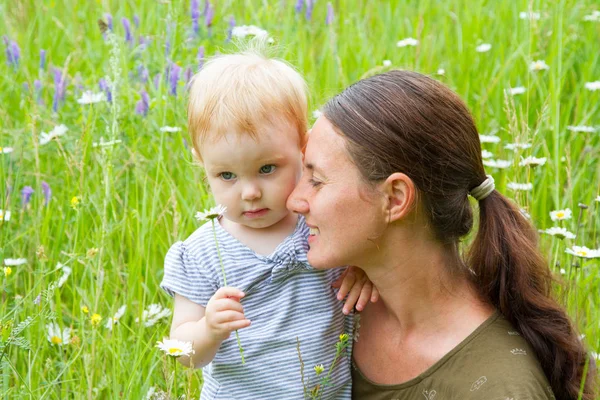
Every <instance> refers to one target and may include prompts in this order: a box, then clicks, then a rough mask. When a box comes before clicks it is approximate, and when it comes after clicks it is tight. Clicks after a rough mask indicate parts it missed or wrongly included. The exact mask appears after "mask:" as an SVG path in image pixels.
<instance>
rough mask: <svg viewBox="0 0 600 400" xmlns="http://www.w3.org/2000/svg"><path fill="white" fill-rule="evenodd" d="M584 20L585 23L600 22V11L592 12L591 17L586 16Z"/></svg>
mask: <svg viewBox="0 0 600 400" xmlns="http://www.w3.org/2000/svg"><path fill="white" fill-rule="evenodd" d="M583 20H584V21H594V22H598V21H600V11H598V10H594V11H592V13H591V14H590V15H586V16H584V17H583Z"/></svg>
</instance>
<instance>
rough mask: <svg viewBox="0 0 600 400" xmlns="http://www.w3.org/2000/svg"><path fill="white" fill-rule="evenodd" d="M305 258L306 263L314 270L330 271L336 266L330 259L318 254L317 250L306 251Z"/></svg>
mask: <svg viewBox="0 0 600 400" xmlns="http://www.w3.org/2000/svg"><path fill="white" fill-rule="evenodd" d="M306 257H307V258H308V263H309V264H310V265H311V267H313V268H315V269H330V268H335V267H336V266H338V265H336V264H334V262H333V260H332V259H331V258H330V257H323V255H322V254H319V252H318V251H317V249H310V250H308V253H307V255H306Z"/></svg>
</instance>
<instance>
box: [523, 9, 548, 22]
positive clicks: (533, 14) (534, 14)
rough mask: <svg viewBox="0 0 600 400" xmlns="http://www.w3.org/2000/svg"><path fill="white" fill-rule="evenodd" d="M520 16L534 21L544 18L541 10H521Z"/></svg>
mask: <svg viewBox="0 0 600 400" xmlns="http://www.w3.org/2000/svg"><path fill="white" fill-rule="evenodd" d="M519 18H521V19H528V20H530V21H534V20H539V19H540V18H542V14H541V13H540V12H539V11H521V12H520V13H519Z"/></svg>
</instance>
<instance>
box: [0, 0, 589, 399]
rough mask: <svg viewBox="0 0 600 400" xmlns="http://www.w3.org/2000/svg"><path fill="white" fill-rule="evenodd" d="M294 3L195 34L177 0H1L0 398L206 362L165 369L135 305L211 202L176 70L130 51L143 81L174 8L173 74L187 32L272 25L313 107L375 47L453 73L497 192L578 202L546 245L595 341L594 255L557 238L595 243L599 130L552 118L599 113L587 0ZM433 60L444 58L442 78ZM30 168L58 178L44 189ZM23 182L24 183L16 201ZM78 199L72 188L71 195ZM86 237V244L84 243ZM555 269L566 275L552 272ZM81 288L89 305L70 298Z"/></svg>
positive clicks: (155, 290)
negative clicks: (104, 24)
mask: <svg viewBox="0 0 600 400" xmlns="http://www.w3.org/2000/svg"><path fill="white" fill-rule="evenodd" d="M294 3H295V1H291V0H290V1H282V0H271V1H267V0H264V1H249V0H245V1H233V0H229V1H220V2H218V4H217V6H216V9H215V17H214V23H213V27H212V36H211V37H207V35H206V30H205V28H204V27H203V26H202V27H201V35H200V36H199V37H195V38H192V39H190V38H189V34H190V31H191V18H190V12H189V2H177V1H172V2H168V1H164V2H156V1H146V2H133V1H119V2H117V1H108V0H105V1H100V0H98V1H95V2H93V1H87V2H80V1H73V0H71V1H60V0H57V1H42V2H37V1H32V0H23V1H8V0H2V1H0V14H1V15H3V16H4V17H3V18H2V19H0V31H1V32H3V33H4V34H5V35H7V37H8V38H9V39H10V40H14V41H15V42H17V43H18V45H19V46H20V49H21V59H20V64H19V66H18V68H16V69H15V68H13V67H12V66H10V65H8V64H7V63H6V62H5V60H6V57H5V56H4V54H3V55H2V56H0V121H1V126H0V146H2V147H12V148H14V151H13V152H12V153H10V154H0V209H2V210H10V211H11V213H12V218H11V219H10V221H5V222H3V223H0V259H6V258H19V257H23V258H26V259H27V263H26V264H25V265H21V266H15V267H12V274H10V275H9V276H6V277H5V276H4V274H2V273H1V271H0V285H1V287H2V293H1V296H2V301H1V302H0V318H1V324H2V334H3V338H2V340H3V342H2V343H3V344H2V347H0V349H3V350H4V352H3V353H2V354H3V355H2V361H1V363H0V370H1V376H0V397H2V398H36V399H37V398H49V399H63V398H111V399H112V398H118V397H119V396H121V397H123V398H142V397H143V396H145V395H146V393H147V391H148V389H149V388H150V387H156V389H157V390H164V391H166V392H169V393H171V394H173V395H174V393H175V392H177V393H178V394H183V393H186V394H188V395H189V396H190V397H195V398H197V397H198V394H199V390H200V386H201V373H200V372H199V371H191V370H183V369H181V368H179V369H177V370H175V368H174V364H173V363H171V362H170V361H171V360H167V359H165V358H164V357H163V355H161V354H159V352H158V350H157V349H156V348H155V347H154V345H155V343H156V341H157V340H160V339H161V338H162V337H163V336H164V335H167V334H168V328H169V320H168V318H167V319H163V320H161V321H160V322H159V323H157V324H156V325H154V326H152V327H144V326H143V324H142V323H140V322H136V318H141V317H142V312H143V310H144V309H145V308H146V307H147V306H148V305H150V304H152V303H160V304H162V305H164V306H167V307H170V299H169V298H168V296H166V295H165V294H164V293H162V291H161V290H160V289H159V287H158V284H159V282H160V280H161V277H162V261H163V258H164V254H165V252H166V250H167V249H168V247H169V246H170V244H171V243H173V242H174V241H176V240H178V239H182V238H185V237H187V236H188V235H189V234H190V233H191V232H192V231H193V230H194V229H195V228H196V226H197V221H196V220H195V219H194V218H193V215H194V213H195V211H197V210H199V209H203V208H204V207H205V206H207V205H210V204H211V199H210V196H209V194H208V192H207V189H206V187H205V185H204V182H203V177H202V171H201V170H200V169H199V168H198V167H197V166H196V165H194V163H193V160H192V157H191V154H190V151H189V150H188V149H187V148H186V145H185V142H184V139H185V138H187V134H186V133H185V104H186V98H185V88H184V83H183V81H180V82H179V87H178V95H177V97H174V96H172V95H169V93H168V89H169V87H168V84H167V83H166V81H164V79H163V80H162V81H161V84H160V85H159V87H154V85H153V84H152V83H151V82H149V83H142V82H140V80H139V79H137V68H138V67H139V66H140V65H144V66H146V67H147V68H148V69H149V71H150V77H151V78H150V79H151V80H152V78H153V77H154V75H155V74H157V73H159V72H163V71H164V70H165V68H166V67H167V65H168V58H167V57H166V56H165V41H166V37H167V25H168V24H170V25H171V30H170V42H171V52H170V59H171V60H173V61H174V62H176V63H177V64H178V65H179V66H181V67H182V72H183V70H184V69H185V68H187V67H188V66H189V67H192V68H197V61H196V54H197V50H198V47H199V46H200V45H202V46H204V47H205V49H206V55H207V56H210V55H212V54H215V53H216V52H218V51H223V50H230V49H232V48H233V45H232V44H231V43H226V42H225V37H226V30H227V27H228V21H229V17H230V16H232V15H233V16H234V17H235V20H236V22H237V24H238V25H244V24H247V25H250V24H254V25H257V26H260V27H261V28H263V29H266V30H267V31H268V32H269V33H270V34H271V35H272V36H273V37H274V38H275V40H276V43H277V44H278V45H279V47H278V49H277V50H276V53H277V55H278V56H279V57H283V58H285V59H287V60H289V61H290V62H292V63H293V64H294V65H296V66H297V67H298V68H299V70H300V71H301V72H302V73H303V74H304V76H305V77H306V79H307V82H308V84H309V87H310V88H311V96H312V98H311V107H310V109H311V110H315V109H317V108H318V106H319V105H320V104H322V103H323V102H325V101H326V100H327V98H328V97H330V96H331V95H333V94H335V93H337V92H339V91H340V90H341V89H343V88H344V87H345V86H347V85H348V84H350V83H352V82H354V81H356V80H358V79H360V78H361V77H363V76H366V75H369V74H372V73H375V72H379V71H384V70H386V68H385V67H383V65H382V63H383V60H391V62H392V68H406V69H413V70H416V71H419V72H422V73H425V74H430V75H432V76H435V77H436V78H438V79H440V80H441V81H443V82H444V83H446V84H447V85H449V86H450V87H451V88H452V89H454V90H456V91H457V92H458V93H459V94H460V95H461V96H462V98H463V99H465V101H466V102H467V104H468V105H469V107H470V109H471V110H472V111H473V114H474V116H475V118H476V121H477V124H478V127H479V129H480V132H481V133H490V132H492V131H497V134H498V135H499V136H500V137H501V138H502V142H501V143H498V144H484V148H485V149H487V150H489V151H491V152H492V153H494V157H495V158H498V159H505V160H506V159H509V160H515V162H514V163H513V164H514V165H513V166H512V167H510V168H507V169H502V170H499V169H494V168H487V170H488V173H492V174H493V175H494V177H495V178H496V182H497V184H498V185H499V190H500V191H502V192H503V193H505V194H507V195H508V196H509V197H511V198H514V199H515V201H517V202H518V203H519V204H520V205H521V207H523V208H524V209H526V210H527V211H528V213H529V214H530V215H531V218H532V221H533V223H534V224H535V225H536V226H537V227H538V228H539V229H545V228H548V227H551V226H553V225H554V223H553V222H552V221H551V220H550V217H549V212H550V211H552V210H555V209H559V208H566V207H569V208H571V209H572V210H573V218H572V219H570V220H567V221H563V222H562V226H565V227H567V228H569V230H571V231H572V232H577V238H576V239H574V240H566V241H562V240H559V239H556V238H552V237H550V236H544V235H542V238H541V246H542V248H543V250H544V252H545V254H546V255H547V258H548V260H549V263H550V266H551V268H552V269H553V270H554V271H556V273H557V278H558V279H559V280H560V281H561V282H562V283H563V285H562V286H557V294H558V295H559V296H560V298H561V299H562V301H563V302H564V304H565V306H566V307H567V308H568V310H569V312H570V314H571V315H572V317H573V319H574V320H575V321H576V323H577V326H578V328H579V329H580V331H581V333H582V334H585V335H586V336H585V341H586V342H587V344H588V345H589V347H590V348H591V349H592V350H593V351H595V352H598V351H599V350H600V326H599V323H598V320H599V319H600V318H599V316H600V312H599V311H600V304H599V303H600V294H599V293H600V287H599V286H600V285H599V283H600V275H599V272H598V268H599V263H598V260H597V259H594V260H583V259H575V258H573V257H572V256H570V255H568V254H566V253H565V249H566V248H567V247H569V246H572V245H585V246H587V247H589V248H597V247H598V245H599V243H598V237H597V231H598V227H599V226H600V225H599V222H600V221H599V216H600V213H599V207H600V203H598V202H596V201H594V200H595V198H596V196H598V194H599V187H598V185H599V182H600V179H599V178H600V174H599V172H600V171H599V165H600V164H598V163H597V159H598V156H599V154H598V153H599V150H600V147H599V139H598V135H599V133H598V132H595V133H575V132H571V131H569V130H567V129H566V128H567V126H568V125H591V126H595V127H597V128H600V106H599V104H600V91H590V90H586V89H585V88H584V84H585V83H586V82H591V81H597V80H600V63H599V58H600V53H599V52H598V43H599V42H600V22H591V21H583V17H584V15H588V14H591V12H592V11H593V10H594V6H595V7H596V8H597V7H598V5H597V3H595V1H593V0H583V1H565V0H562V1H532V2H531V1H530V2H528V1H525V0H516V1H475V2H473V1H466V0H452V1H433V0H430V1H406V2H405V1H389V2H388V1H368V2H367V1H340V0H337V1H333V2H332V4H333V7H334V10H335V14H336V15H335V21H334V23H333V24H332V25H331V26H326V25H325V23H324V21H325V14H326V2H325V1H318V2H317V4H316V6H315V9H314V13H313V18H312V20H311V21H307V20H306V19H305V17H304V15H303V14H301V15H296V13H295V11H294ZM530 8H531V9H532V10H535V11H540V12H541V15H542V18H541V19H540V20H535V21H529V20H522V19H520V18H519V12H521V11H525V10H528V9H530ZM106 12H110V13H111V14H112V15H113V17H114V31H115V33H116V35H117V36H118V37H119V39H120V40H119V46H118V48H119V50H120V53H119V55H117V56H113V59H114V62H113V65H111V62H110V60H111V46H109V44H108V43H107V42H106V41H105V40H104V39H103V37H102V35H101V33H100V30H99V28H98V26H97V20H98V19H99V18H103V16H104V13H106ZM134 14H137V15H139V17H140V26H139V28H135V27H133V24H132V29H133V33H134V36H135V37H136V38H137V37H138V35H140V34H142V35H147V36H150V38H151V43H150V45H149V46H148V48H147V49H145V50H140V49H139V47H130V46H128V45H127V44H125V43H124V41H123V40H122V38H123V36H124V30H123V26H122V24H121V18H122V17H127V18H129V19H132V18H133V15H134ZM202 21H203V19H202V18H201V24H202ZM406 37H414V38H417V39H418V40H419V41H420V43H419V45H418V46H416V47H405V48H398V47H396V42H397V41H398V40H400V39H403V38H406ZM480 43H490V44H491V45H492V48H491V50H490V51H489V52H486V53H478V52H476V51H475V47H476V46H477V45H478V44H480ZM40 49H45V50H46V51H47V60H48V62H47V66H46V69H45V70H40V69H39V51H40ZM538 59H541V60H545V62H546V63H547V64H548V66H549V69H548V70H547V71H540V72H537V73H533V72H530V71H529V63H530V62H531V61H534V60H538ZM113 67H114V68H117V69H120V72H118V71H117V72H116V76H117V77H118V78H119V79H120V80H119V86H118V90H117V92H116V93H114V95H115V96H116V101H115V102H113V103H112V104H109V103H100V104H95V105H86V106H82V105H79V104H77V102H76V100H77V98H78V97H79V96H80V92H81V90H79V89H77V85H81V86H82V87H83V88H85V89H91V90H93V91H95V92H97V91H98V80H99V79H100V78H102V77H105V76H114V75H115V71H114V69H113ZM53 68H58V69H60V70H62V71H63V72H64V73H65V75H66V76H68V86H67V92H66V99H65V102H64V104H62V105H61V106H60V107H59V109H58V113H53V112H52V96H53V93H54V83H53V74H52V69H53ZM440 68H443V69H444V70H445V75H436V71H438V69H440ZM36 79H39V80H40V81H41V83H42V85H43V89H42V92H41V99H42V102H43V104H40V103H38V101H37V97H36V94H35V93H34V91H33V87H34V81H35V80H36ZM24 83H27V84H28V86H29V88H31V89H30V90H29V91H27V90H25V89H24V87H23V84H24ZM514 86H525V87H526V88H527V91H526V93H525V94H521V95H518V96H514V97H508V98H507V97H506V96H505V94H504V92H505V89H506V88H508V87H514ZM142 88H144V89H145V90H147V91H148V93H149V95H150V99H151V104H150V111H149V113H148V115H147V116H146V117H142V116H139V115H136V114H135V113H134V108H135V103H136V102H137V101H139V100H140V94H139V92H140V90H141V89H142ZM58 124H65V125H66V126H67V127H68V128H69V130H68V132H67V133H66V134H65V135H64V136H62V137H60V138H59V139H58V140H56V141H53V142H51V143H49V144H47V145H44V146H40V145H39V144H38V143H39V137H40V134H41V132H48V131H49V130H51V129H52V128H53V127H54V126H55V125H58ZM165 125H169V126H179V127H182V132H180V133H165V132H161V131H160V130H159V128H160V127H162V126H165ZM101 137H104V138H105V139H106V140H109V139H119V140H122V143H120V144H118V145H116V146H114V147H107V148H105V149H104V150H103V149H101V148H99V147H93V145H92V143H93V142H98V141H99V140H100V138H101ZM516 140H519V141H521V142H524V141H529V142H530V143H531V144H532V147H531V148H530V149H526V150H521V151H519V152H517V153H516V154H515V153H514V152H512V151H510V150H506V149H504V148H503V146H504V145H505V144H507V143H512V142H515V141H516ZM528 155H535V156H537V157H547V163H546V165H544V166H540V167H536V168H528V167H519V166H518V161H519V159H520V158H519V157H520V156H528ZM42 181H45V182H47V183H48V184H49V185H50V187H51V189H52V199H51V201H50V203H49V204H48V205H47V206H45V205H44V196H43V195H42V186H41V183H42ZM509 182H520V183H525V182H531V183H532V184H533V190H532V191H530V192H514V191H511V190H510V189H508V188H507V187H506V184H507V183H509ZM25 186H31V187H33V189H34V190H35V193H34V194H33V196H32V197H31V202H30V204H29V205H28V207H27V208H26V209H23V208H22V207H21V190H22V189H23V187H25ZM9 187H10V188H12V190H9V189H8V188H9ZM74 196H79V197H80V199H81V201H80V203H79V204H78V205H77V207H76V208H75V209H74V208H73V207H71V199H72V198H73V197H74ZM578 203H583V204H586V205H587V206H589V208H588V209H582V208H579V207H578ZM94 248H95V249H98V252H97V253H96V254H95V255H93V254H89V250H90V249H94ZM92 253H94V251H92ZM58 263H61V264H64V265H67V266H68V267H70V268H71V269H72V273H71V275H70V276H69V277H68V279H67V281H66V283H65V284H64V285H63V286H62V287H60V288H56V289H54V290H48V288H49V286H50V285H51V283H52V282H56V281H57V280H58V279H59V278H60V276H61V275H62V271H61V270H58V269H57V265H58ZM573 265H576V266H575V267H572V266H573ZM577 266H579V267H577ZM560 268H564V269H565V270H566V271H567V274H566V275H561V274H560V273H559V271H560ZM42 292H44V295H43V296H42V298H41V301H40V303H39V304H35V302H34V299H36V297H37V296H38V295H39V294H41V293H42ZM84 305H85V306H87V307H88V308H89V310H90V313H89V314H85V313H83V312H82V311H81V307H82V306H84ZM122 305H127V309H126V312H125V314H124V316H123V317H122V318H121V320H120V323H119V324H118V325H117V326H115V328H114V329H113V330H112V332H111V331H109V330H108V329H106V328H105V327H104V324H105V321H106V319H107V318H110V317H111V316H112V315H113V314H114V313H115V312H116V311H117V309H118V308H119V307H120V306H122ZM92 313H98V314H100V315H101V316H102V317H103V321H102V322H101V323H100V326H98V327H93V326H92V324H91V322H90V316H91V314H92ZM27 317H32V318H33V320H31V321H30V322H31V323H30V324H29V325H28V326H27V327H25V328H24V330H23V332H22V333H21V334H20V335H19V337H21V338H22V339H26V340H27V341H28V342H29V346H28V347H29V348H30V349H29V350H27V349H25V348H23V347H27V344H24V343H18V344H20V346H19V345H17V344H15V343H13V344H11V345H7V342H8V338H9V336H10V332H11V330H12V329H13V328H14V327H16V326H17V325H18V324H19V323H20V322H22V321H25V320H26V318H27ZM52 318H55V319H56V321H57V322H58V323H59V324H60V325H61V326H62V327H71V328H72V329H73V335H76V336H77V337H78V340H77V343H76V344H69V345H65V346H62V347H59V346H56V345H51V344H50V343H49V341H48V340H47V337H46V327H45V326H46V324H47V323H49V322H50V320H51V319H52ZM174 371H175V372H176V374H177V379H176V382H178V383H179V385H180V386H178V387H174V384H173V382H174V379H173V372H174Z"/></svg>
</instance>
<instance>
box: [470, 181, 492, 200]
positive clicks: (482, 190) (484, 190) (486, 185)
mask: <svg viewBox="0 0 600 400" xmlns="http://www.w3.org/2000/svg"><path fill="white" fill-rule="evenodd" d="M486 177H487V178H486V179H485V181H483V182H482V183H481V184H480V185H479V186H477V187H474V188H473V189H471V191H470V192H469V194H470V195H471V196H472V197H473V198H474V199H475V200H477V201H481V200H483V199H485V198H486V197H488V196H489V195H490V193H492V192H493V191H494V189H495V188H496V185H495V184H494V178H493V177H492V176H491V175H486Z"/></svg>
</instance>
